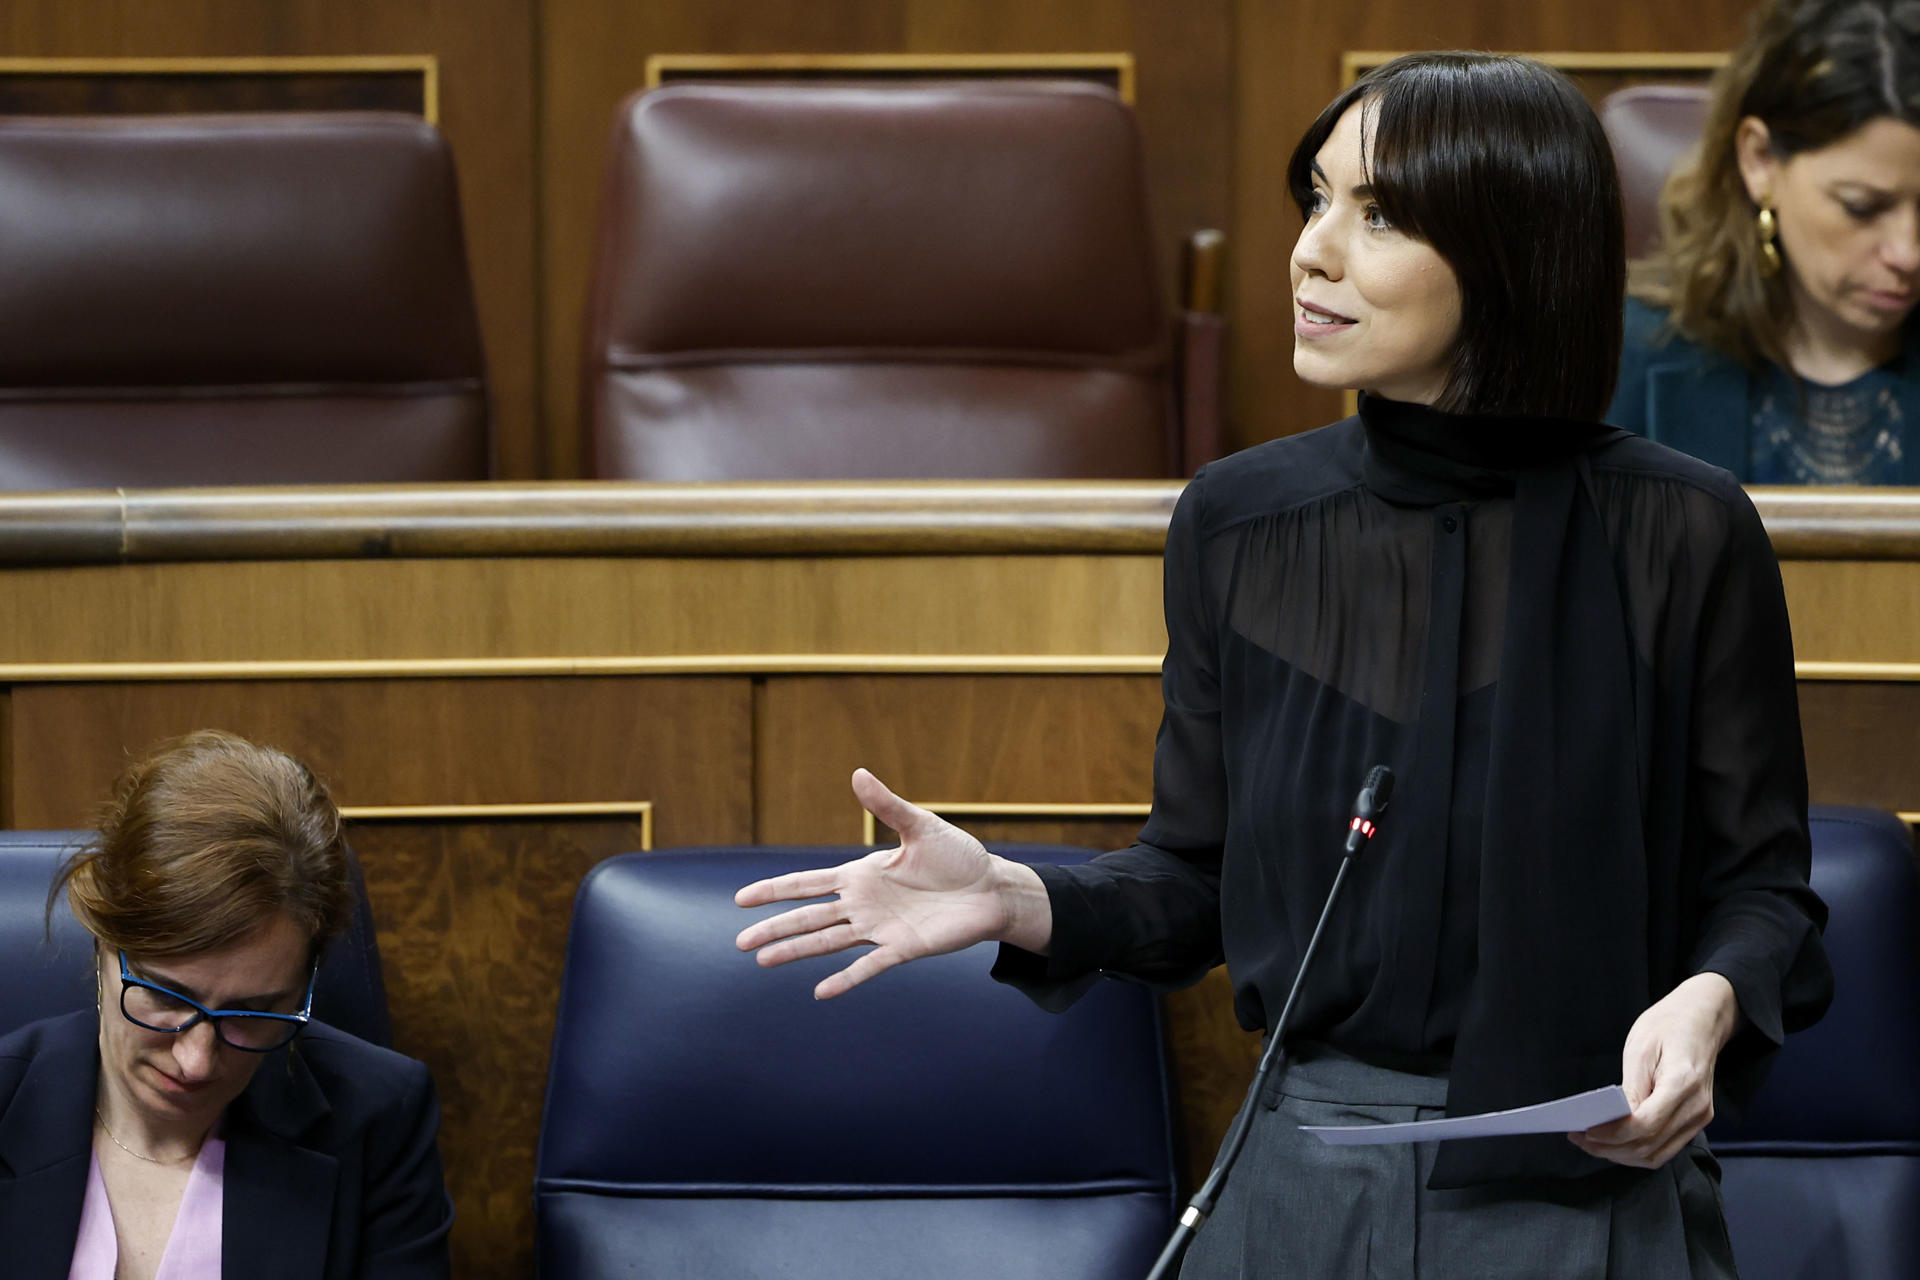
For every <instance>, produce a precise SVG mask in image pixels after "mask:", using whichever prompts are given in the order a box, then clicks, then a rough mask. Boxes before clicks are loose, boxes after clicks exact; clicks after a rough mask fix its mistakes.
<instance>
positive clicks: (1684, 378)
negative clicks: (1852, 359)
mask: <svg viewBox="0 0 1920 1280" xmlns="http://www.w3.org/2000/svg"><path fill="white" fill-rule="evenodd" d="M1907 357H1908V359H1907V366H1906V367H1907V369H1908V375H1907V377H1906V378H1905V379H1904V380H1903V381H1902V382H1901V384H1900V415H1901V419H1902V420H1903V421H1905V422H1909V423H1912V422H1920V325H1915V324H1910V325H1908V326H1907ZM1747 379H1748V373H1747V370H1746V367H1745V366H1743V365H1742V364H1741V363H1740V362H1739V361H1738V360H1735V359H1734V358H1733V357H1732V356H1729V355H1727V354H1726V353H1725V352H1722V351H1718V350H1715V349H1714V348H1712V347H1708V346H1705V345H1703V344H1701V343H1698V342H1695V341H1693V340H1692V339H1691V338H1686V337H1683V336H1681V335H1680V334H1679V333H1677V332H1675V331H1674V330H1673V329H1671V328H1669V327H1668V325H1667V312H1666V311H1665V310H1664V309H1662V308H1660V307H1652V306H1648V305H1647V304H1646V303H1644V302H1641V301H1640V300H1639V299H1637V298H1628V299H1627V310H1626V334H1625V342H1624V343H1623V344H1622V346H1621V351H1620V381H1619V383H1618V384H1617V386H1616V387H1615V389H1614V393H1613V405H1612V407H1611V408H1609V409H1608V410H1607V421H1608V422H1611V423H1612V424H1613V425H1614V426H1616V427H1625V428H1626V429H1627V430H1628V431H1632V432H1636V433H1638V434H1640V435H1643V436H1645V437H1647V439H1649V440H1657V441H1659V442H1660V443H1661V444H1664V445H1666V446H1668V447H1669V448H1673V449H1678V450H1679V451H1680V452H1682V453H1685V454H1691V455H1692V456H1693V457H1696V458H1698V459H1700V460H1701V461H1702V462H1710V463H1712V464H1713V465H1714V466H1716V467H1724V468H1725V469H1726V470H1728V471H1731V472H1733V474H1734V477H1735V478H1736V479H1738V480H1740V481H1741V482H1742V483H1743V484H1744V483H1747V482H1748V481H1750V480H1751V479H1752V476H1751V475H1750V474H1749V472H1750V471H1751V453H1750V450H1751V442H1750V439H1749V437H1750V435H1751V433H1752V428H1753V422H1752V418H1751V416H1750V410H1749V408H1748V404H1747V391H1748V383H1747Z"/></svg>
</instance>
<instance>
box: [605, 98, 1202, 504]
mask: <svg viewBox="0 0 1920 1280" xmlns="http://www.w3.org/2000/svg"><path fill="white" fill-rule="evenodd" d="M1170 337H1171V326H1170V323H1169V320H1168V316H1167V310H1166V305H1165V302H1164V300H1163V299H1162V297H1161V292H1160V282H1159V275H1158V270H1157V267H1156V263H1155V256H1154V251H1153V240H1152V235H1151V231H1150V228H1149V225H1148V220H1147V211H1146V191H1145V183H1144V179H1143V174H1142V168H1141V159H1140V140H1139V134H1138V129H1137V127H1136V125H1135V123H1134V120H1133V117H1132V115H1131V113H1130V112H1128V110H1127V109H1126V107H1125V106H1124V105H1123V104H1122V103H1121V102H1120V101H1119V99H1118V98H1116V97H1115V96H1114V95H1112V94H1111V93H1109V92H1107V91H1105V90H1103V89H1098V88H1095V87H1092V86H1085V85H1070V84H1020V85H993V86H984V85H960V84H938V85H923V86H914V87H894V88H882V89H859V88H837V87H819V86H753V87H738V86H706V85H683V86H674V87H670V88H667V89H662V90H656V91H654V92H652V93H647V94H642V95H637V96H635V97H633V98H631V99H629V100H628V101H627V103H626V104H625V105H624V106H623V107H622V108H621V110H620V113H619V116H618V118H617V121H616V126H615V130H614V140H613V146H612V154H611V159H610V163H609V167H608V174H607V181H606V191H605V195H604V200H603V207H602V223H601V231H600V242H599V248H598V253H597V264H596V270H595V280H594V289H593V297H592V301H591V304H590V306H589V314H588V324H587V342H586V351H585V359H584V375H585V397H584V399H585V412H586V414H587V416H588V419H589V421H590V424H591V430H592V434H593V438H594V445H595V450H594V452H595V463H594V465H595V470H596V472H597V474H599V475H603V476H624V477H647V478H659V479H674V480H701V479H722V478H740V479H748V478H753V479H760V478H778V477H793V476H811V477H833V476H843V477H861V478H873V477H886V476H896V477H910V476H978V477H1017V476H1076V475H1080V476H1109V477H1111V476H1143V477H1145V476H1162V475H1168V474H1171V473H1172V468H1173V466H1174V465H1175V463H1174V458H1173V451H1172V439H1173V437H1172V431H1171V425H1172V418H1173V414H1172V399H1171V386H1170V379H1169V363H1170V362H1169V350H1170Z"/></svg>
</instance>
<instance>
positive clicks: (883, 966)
mask: <svg viewBox="0 0 1920 1280" xmlns="http://www.w3.org/2000/svg"><path fill="white" fill-rule="evenodd" d="M899 963H900V954H899V952H897V951H895V950H894V949H893V948H892V947H875V948H874V949H873V950H872V951H869V952H867V954H865V955H863V956H861V957H860V958H859V959H857V960H855V961H854V962H853V963H852V964H850V965H848V966H847V967H846V968H844V969H842V970H841V971H840V972H838V973H835V974H831V975H829V976H828V977H825V978H822V979H821V980H820V981H819V982H818V983H817V984H815V986H814V988H813V998H814V999H815V1000H831V999H833V998H834V997H835V996H839V995H845V994H846V993H847V992H849V991H851V990H853V989H854V988H855V987H857V986H859V985H860V984H861V983H863V982H865V981H866V980H867V979H869V978H873V977H877V976H879V975H880V974H883V973H885V972H886V971H887V970H889V969H891V968H893V966H895V965H897V964H899Z"/></svg>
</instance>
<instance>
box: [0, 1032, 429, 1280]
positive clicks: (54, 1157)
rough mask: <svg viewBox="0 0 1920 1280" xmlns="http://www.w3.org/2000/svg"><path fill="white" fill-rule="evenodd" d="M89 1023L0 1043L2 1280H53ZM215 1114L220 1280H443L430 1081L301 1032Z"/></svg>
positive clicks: (95, 1068) (368, 1049)
mask: <svg viewBox="0 0 1920 1280" xmlns="http://www.w3.org/2000/svg"><path fill="white" fill-rule="evenodd" d="M98 1029H99V1024H98V1022H97V1021H96V1017H95V1014H94V1013H93V1012H92V1011H91V1010H87V1011H83V1012H80V1013H71V1014H67V1015H65V1016H63V1017H58V1018H48V1019H45V1020H44V1021H41V1022H35V1023H30V1024H28V1025H27V1026H24V1027H22V1028H20V1029H19V1030H18V1031H15V1032H13V1033H12V1034H11V1035H8V1036H5V1037H4V1038H0V1250H3V1251H4V1254H5V1257H6V1262H5V1265H4V1267H0V1270H4V1272H5V1273H6V1276H7V1277H8V1280H66V1276H67V1271H68V1269H69V1267H70V1266H71V1265H72V1261H73V1246H74V1242H75V1240H76V1239H77V1238H78V1236H79V1232H80V1207H81V1204H82V1203H83V1202H84V1200H85V1198H86V1189H87V1163H88V1157H89V1155H90V1153H91V1151H92V1143H93V1107H94V1091H95V1088H96V1085H97V1081H98V1079H99V1073H100V1058H99V1049H98V1034H99V1030H98ZM295 1046H296V1048H295V1050H294V1051H281V1052H276V1053H271V1054H268V1055H267V1057H266V1060H265V1061H264V1062H262V1063H261V1064H260V1068H259V1070H258V1071H256V1072H255V1073H254V1076H253V1079H252V1081H250V1082H249V1083H248V1085H247V1087H246V1090H245V1091H244V1092H242V1093H241V1095H240V1096H239V1097H238V1098H236V1099H235V1100H234V1102H233V1105H232V1106H230V1107H229V1108H228V1109H227V1118H226V1127H225V1130H224V1132H223V1135H222V1136H223V1137H224V1138H225V1139H226V1143H227V1166H226V1192H225V1196H226V1198H225V1202H224V1204H223V1206H222V1216H223V1220H224V1227H223V1229H222V1234H221V1241H220V1248H221V1262H220V1270H221V1274H222V1275H223V1276H224V1277H226V1278H227V1280H253V1278H254V1277H259V1276H273V1277H275V1280H403V1278H404V1280H415V1278H416V1277H418V1278H419V1280H428V1278H433V1280H442V1278H444V1277H445V1276H446V1275H447V1274H448V1260H447V1232H448V1229H449V1228H450V1227H451V1226H452V1224H453V1205H452V1203H451V1201H449V1200H448V1198H447V1192H446V1186H445V1184H444V1183H443V1181H442V1180H441V1174H440V1153H439V1150H438V1148H437V1147H436V1146H435V1145H434V1137H435V1134H436V1133H437V1132H438V1130H439V1127H440V1109H439V1104H438V1103H437V1102H436V1101H435V1098H434V1093H433V1082H432V1080H431V1078H430V1077H429V1076H428V1074H427V1069H426V1067H425V1066H424V1065H422V1064H421V1063H418V1062H415V1061H414V1060H413V1059H411V1058H406V1057H402V1056H401V1055H400V1054H397V1053H394V1052H392V1051H390V1050H387V1049H381V1048H378V1047H376V1046H374V1045H370V1044H368V1043H366V1042H365V1041H364V1040H356V1039H355V1038H354V1037H352V1036H350V1035H348V1034H346V1033H345V1032H344V1031H336V1030H334V1029H333V1028H332V1027H329V1026H326V1025H324V1024H322V1023H314V1024H312V1025H311V1026H309V1027H308V1028H307V1030H306V1032H305V1033H304V1034H303V1035H302V1036H301V1037H300V1039H299V1040H298V1041H296V1042H295Z"/></svg>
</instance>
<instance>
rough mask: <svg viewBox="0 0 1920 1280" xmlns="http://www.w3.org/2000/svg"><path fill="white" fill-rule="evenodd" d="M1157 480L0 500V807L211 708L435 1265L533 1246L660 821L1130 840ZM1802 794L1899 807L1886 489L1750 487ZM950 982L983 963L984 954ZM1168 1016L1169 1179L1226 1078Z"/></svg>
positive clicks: (56, 807)
mask: <svg viewBox="0 0 1920 1280" xmlns="http://www.w3.org/2000/svg"><path fill="white" fill-rule="evenodd" d="M1177 494H1178V486H1177V485H1173V484H1168V483H1161V482H1143V483H1131V484H1127V483H1121V484H1114V483H1088V484H1028V485H1009V484H892V485H855V484H844V485H825V484H807V485H785V486H773V485H720V486H695V487H681V486H647V485H630V484H554V485H475V486H447V487H440V488H430V489H425V488H389V487H361V488H347V489H327V490H318V489H298V488H287V489H270V490H269V489H261V490H220V491H212V490H208V491H193V492H189V491H177V492H124V493H74V494H46V495H17V496H0V564H4V565H6V566H7V567H6V568H5V571H4V572H0V823H4V824H5V825H8V826H13V827H22V828H39V827H66V826H75V825H82V824H84V823H85V822H86V821H87V817H88V813H89V810H90V807H91V806H92V804H93V803H94V802H95V801H97V799H98V798H99V797H100V796H101V795H103V794H104V792H105V789H106V787H107V785H108V783H109V781H110V780H111V778H112V776H113V775H114V773H115V772H116V770H117V769H118V768H119V766H120V764H121V762H122V761H123V760H124V758H125V755H126V753H127V752H129V751H137V750H139V749H141V748H143V747H145V746H146V745H148V744H150V743H152V742H154V741H156V740H158V739H160V738H163V737H166V736H169V735H172V734H177V733H181V732H184V731H186V730H189V729H192V728H197V727H201V726H204V725H218V726H220V727H224V728H229V729H232V730H234V731H236V732H239V733H242V734H246V735H248V736H250V737H255V738H259V739H262V740H265V741H269V742H273V743H276V744H278V745H281V746H284V747H286V748H287V749H289V750H291V751H293V752H295V753H296V754H298V755H300V756H302V757H303V758H305V759H307V760H309V761H310V762H311V763H312V764H313V765H314V766H315V767H316V769H317V770H318V771H319V772H320V773H321V775H322V776H323V777H325V778H327V779H329V780H330V782H331V783H332V784H333V786H334V789H335V793H336V795H337V797H338V799H339V800H340V801H341V803H342V804H343V805H345V806H347V808H348V810H349V812H350V814H351V815H353V832H352V839H353V843H354V846H355V848H356V849H357V850H358V851H359V853H360V855H361V858H362V860H363V861H364V863H365V865H366V871H367V879H368V886H369V892H370V893H371V895H372V897H373V902H374V909H375V913H376V916H377V918H378V920H379V925H380V945H381V950H382V953H383V955H384V957H385V961H386V970H387V981H388V986H389V993H390V998H391V1004H392V1009H393V1017H394V1027H395V1036H396V1039H397V1042H398V1045H399V1047H400V1048H401V1049H403V1050H404V1051H406V1052H409V1053H412V1054H414V1055H416V1056H418V1057H421V1058H423V1059H425V1060H426V1061H427V1062H428V1063H430V1064H431V1065H432V1067H433V1068H434V1072H435V1076H436V1079H437V1080H438V1082H439V1086H440V1090H441V1097H442V1101H443V1105H444V1107H445V1125H444V1130H443V1136H442V1149H443V1152H444V1153H445V1155H446V1158H447V1162H448V1167H449V1180H450V1182H451V1184H452V1186H453V1190H454V1194H455V1198H456V1200H457V1202H458V1205H459V1210H460V1219H459V1224H458V1226H457V1227H456V1228H455V1252H456V1258H457V1262H456V1270H457V1273H458V1274H460V1275H462V1276H523V1275H526V1274H527V1273H528V1272H529V1271H530V1268H531V1256H532V1224H531V1207H530V1196H529V1190H530V1187H531V1181H532V1176H533V1148H534V1141H535V1137H536V1134H537V1129H538V1123H539V1114H540V1103H541V1096H542V1090H543V1087H544V1082H545V1076H546V1060H547V1052H548V1041H549V1037H550V1035H551V1031H552V1018H553V1007H554V1003H555V999H556V996H557V991H558V979H559V973H560V966H561V959H562V950H563V946H564V940H565V932H566V923H567V918H568V912H569V909H570V906H571V900H572V895H573V892H574V889H575V887H576V886H577V885H578V883H579V880H580V877H581V876H582V875H583V874H584V873H585V871H586V870H587V869H588V868H589V867H590V866H592V865H593V863H594V862H596V861H598V860H599V859H601V858H603V857H606V856H608V855H610V854H613V853H616V852H623V851H627V850H631V849H638V848H645V847H666V846H671V845H692V844H715V843H742V842H750V841H760V842H768V843H789V842H791V843H799V842H807V843H845V844H854V843H858V842H860V841H861V840H862V839H863V838H864V832H863V824H862V817H863V815H862V813H861V810H860V809H859V807H858V806H857V805H856V804H855V803H854V801H853V799H852V796H851V795H850V793H849V792H848V791H847V786H846V779H847V775H848V774H849V773H850V772H851V771H852V769H853V768H854V767H855V766H856V765H861V764H864V765H867V766H868V767H870V768H872V769H874V770H875V772H877V773H878V774H879V775H880V776H881V777H882V778H884V779H886V780H887V781H888V782H889V783H890V784H891V785H893V786H894V787H895V788H896V789H897V790H899V791H900V792H902V793H903V794H905V795H907V796H908V797H909V798H912V799H915V800H918V801H921V802H923V803H929V804H932V805H934V806H935V807H939V808H946V809H948V810H949V811H950V812H953V813H955V815H956V817H957V818H959V819H960V820H963V821H964V822H965V824H966V825H967V826H969V827H970V828H972V829H973V830H975V831H977V832H979V833H980V834H981V835H983V836H985V837H987V838H1002V839H1028V840H1063V841H1067V842H1071V843H1082V844H1090V845H1095V846H1113V845H1119V844H1124V843H1126V842H1128V841H1129V840H1130V839H1131V837H1132V834H1133V832H1134V830H1135V829H1137V827H1138V825H1139V821H1140V816H1139V815H1140V811H1141V806H1142V805H1144V804H1145V802H1146V801H1147V800H1148V799H1149V797H1150V794H1151V779H1150V768H1151V761H1152V748H1153V736H1154V730H1155V727H1156V726H1157V724H1158V720H1159V685H1158V674H1157V673H1158V669H1159V661H1160V654H1161V652H1162V650H1163V648H1164V645H1165V632H1164V630H1163V628H1162V625H1161V620H1160V561H1159V555H1160V546H1161V542H1162V539H1163V537H1164V534H1165V529H1166V521H1167V517H1168V514H1169V513H1170V512H1171V510H1172V506H1173V502H1174V499H1175V497H1176V496H1177ZM1756 497H1757V499H1758V500H1759V502H1760V504H1761V507H1762V511H1763V513H1764V514H1765V515H1766V517H1767V519H1768V523H1769V528H1770V529H1771V530H1772V531H1773V532H1774V534H1775V542H1776V546H1777V547H1778V549H1779V550H1780V552H1781V554H1782V556H1783V558H1784V572H1785V575H1786V581H1787V587H1788V594H1789V603H1790V607H1791V609H1792V611H1793V615H1794V624H1795V630H1796V638H1797V640H1798V646H1799V653H1800V657H1801V659H1802V676H1803V684H1802V706H1803V711H1804V714H1805V716H1806V722H1807V730H1808V746H1809V755H1810V759H1811V763H1812V769H1813V779H1814V787H1815V796H1816V798H1817V799H1820V800H1829V801H1844V802H1852V803H1868V804H1877V805H1880V806H1882V807H1886V808H1891V809H1896V810H1902V811H1906V812H1908V813H1909V814H1912V815H1914V816H1916V817H1920V759H1917V757H1920V752H1916V749H1915V748H1916V744H1920V730H1916V729H1915V727H1914V726H1915V725H1917V724H1920V493H1911V492H1861V493H1856V494H1838V495H1836V494H1832V493H1828V494H1823V495H1817V496H1816V495H1809V494H1805V493H1799V492H1794V491H1772V492H1759V493H1757V494H1756ZM983 980H984V976H983ZM1225 993H1226V985H1225V982H1224V980H1223V979H1222V978H1221V977H1220V976H1219V975H1217V974H1216V975H1215V977H1214V978H1213V979H1212V980H1210V981H1209V982H1208V983H1206V984H1203V986H1202V987H1200V988H1198V989H1197V990H1196V991H1194V992H1191V993H1187V994H1184V995H1182V996H1180V997H1178V998H1176V999H1174V1000H1172V1001H1170V1002H1169V1008H1170V1013H1171V1027H1172V1031H1171V1037H1172V1047H1173V1052H1174V1058H1175V1064H1176V1069H1177V1072H1178V1081H1179V1088H1180V1095H1181V1107H1182V1112H1183V1119H1184V1131H1185V1133H1186V1134H1187V1137H1188V1144H1189V1148H1190V1150H1189V1165H1190V1167H1192V1168H1196V1169H1197V1168H1202V1167H1203V1166H1204V1164H1205V1163H1206V1162H1207V1161H1208V1160H1209V1159H1210V1157H1211V1154H1212V1150H1213V1146H1214V1144H1215V1142H1216V1141H1217V1139H1218V1137H1219V1134H1220V1133H1221V1131H1222V1130H1223V1129H1224V1127H1225V1123H1226V1120H1227V1118H1228V1117H1229V1116H1230V1115H1231V1113H1232V1110H1233V1108H1234V1106H1235V1104H1236V1102H1237V1100H1238V1096H1239V1091H1240V1089H1241V1088H1242V1086H1243V1082H1244V1080H1245V1079H1246V1078H1247V1076H1248V1074H1249V1073H1250V1070H1251V1062H1252V1056H1253V1053H1254V1049H1255V1045H1254V1042H1253V1039H1252V1037H1250V1036H1248V1035H1247V1034H1245V1033H1244V1032H1242V1031H1240V1030H1239V1028H1238V1027H1237V1026H1236V1025H1234V1023H1233V1019H1232V1015H1231V1012H1230V1011H1229V1010H1228V1008H1227V1001H1226V994H1225Z"/></svg>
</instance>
